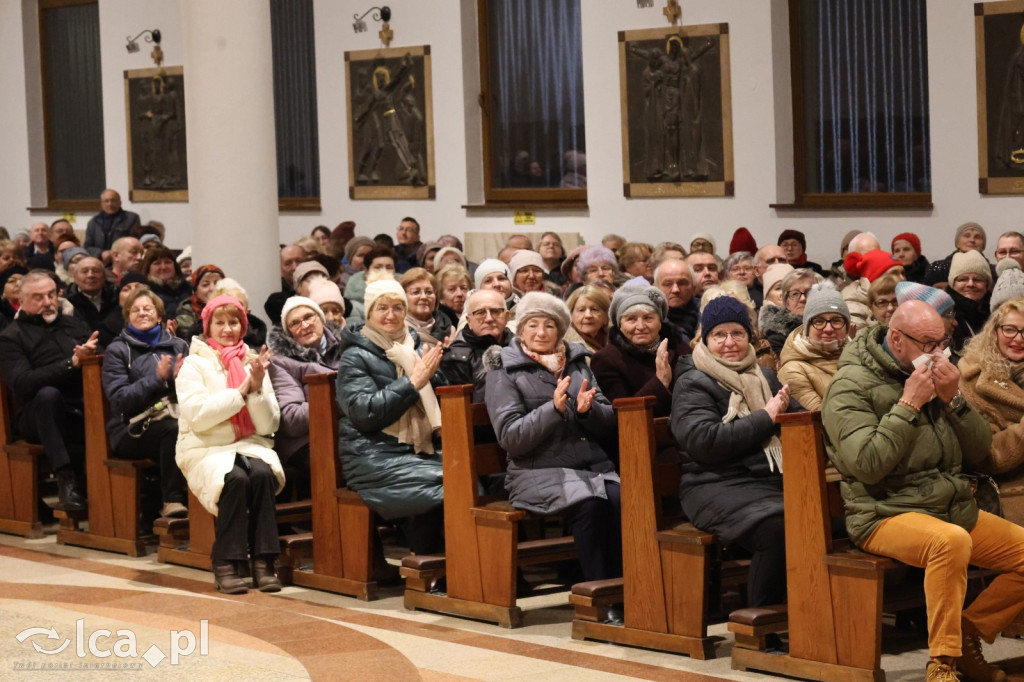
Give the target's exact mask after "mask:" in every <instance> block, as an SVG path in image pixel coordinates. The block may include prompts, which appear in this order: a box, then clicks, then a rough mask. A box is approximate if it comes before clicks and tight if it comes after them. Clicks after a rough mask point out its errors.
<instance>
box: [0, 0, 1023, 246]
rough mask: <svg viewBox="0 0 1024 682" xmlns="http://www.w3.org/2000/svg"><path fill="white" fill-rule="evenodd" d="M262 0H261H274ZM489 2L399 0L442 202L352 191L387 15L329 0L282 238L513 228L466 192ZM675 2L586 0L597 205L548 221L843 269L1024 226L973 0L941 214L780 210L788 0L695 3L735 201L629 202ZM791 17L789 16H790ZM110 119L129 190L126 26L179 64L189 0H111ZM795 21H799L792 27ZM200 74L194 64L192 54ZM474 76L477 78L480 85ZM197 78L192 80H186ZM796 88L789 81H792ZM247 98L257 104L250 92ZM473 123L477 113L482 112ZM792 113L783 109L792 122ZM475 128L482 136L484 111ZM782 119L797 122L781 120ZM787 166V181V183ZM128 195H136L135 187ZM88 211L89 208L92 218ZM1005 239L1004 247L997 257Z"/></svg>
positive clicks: (10, 55)
mask: <svg viewBox="0 0 1024 682" xmlns="http://www.w3.org/2000/svg"><path fill="white" fill-rule="evenodd" d="M23 1H24V2H25V3H29V2H30V0H0V91H2V92H3V95H4V96H3V97H2V98H0V149H3V150H4V154H3V156H4V163H3V167H2V171H0V173H2V174H3V175H2V179H3V182H0V224H2V225H5V226H7V227H8V229H12V228H13V229H19V228H23V227H27V226H28V225H29V224H30V223H31V222H33V221H34V220H36V219H45V220H50V219H52V218H54V217H55V216H54V215H49V214H40V215H39V217H38V218H36V216H34V215H30V214H29V212H28V211H27V210H26V209H27V207H28V206H30V205H31V198H30V197H31V192H30V183H29V162H28V159H29V147H28V143H27V142H26V140H27V138H28V129H29V126H30V121H36V120H38V112H36V111H32V112H31V114H30V113H29V112H28V111H27V109H26V107H25V102H24V93H25V87H26V83H25V62H24V49H23V39H22V31H21V27H22V21H21V15H22V11H23V10H22V4H23ZM260 1H262V0H253V2H260ZM467 2H468V3H469V5H468V6H469V7H471V6H472V5H474V4H475V0H438V1H436V2H421V1H418V0H391V2H390V3H389V5H390V7H391V8H392V10H393V13H394V16H393V18H392V29H393V30H394V33H395V41H394V45H396V46H401V45H418V44H429V45H430V46H431V52H432V55H433V83H434V99H433V105H434V139H435V162H436V168H437V197H436V199H434V200H430V201H351V200H350V199H349V198H348V177H347V174H348V170H347V161H346V158H347V157H346V154H347V151H346V145H347V143H346V130H345V123H344V117H345V94H344V92H345V81H344V55H343V53H344V51H345V50H361V49H370V48H373V47H376V46H377V45H378V44H379V41H378V38H377V31H378V30H379V24H374V23H372V22H371V23H370V24H369V30H368V31H367V32H366V33H362V34H358V35H357V34H355V33H353V31H352V15H353V14H354V13H357V12H360V13H361V12H362V11H364V10H365V9H366V7H367V6H368V4H369V3H365V2H362V1H361V0H360V1H358V2H357V1H356V0H315V10H316V43H317V44H316V50H317V80H318V84H319V93H318V97H319V111H320V145H321V149H320V163H321V176H322V177H321V186H322V205H323V210H322V211H321V212H320V213H305V212H304V213H290V214H283V215H282V216H281V239H282V241H289V240H292V239H294V238H296V237H298V236H300V235H302V234H305V233H307V232H308V231H309V230H310V229H311V228H312V227H313V226H314V225H316V224H319V223H324V224H327V225H331V226H333V225H335V224H337V223H338V222H340V221H342V220H346V219H351V220H355V221H356V223H357V224H358V228H357V231H358V232H359V233H361V234H370V235H372V234H375V233H377V232H380V231H389V232H390V231H393V229H394V227H395V226H396V225H397V222H398V219H399V218H400V217H401V216H403V215H406V214H410V215H414V216H416V217H417V218H418V219H419V220H420V222H421V223H422V225H423V230H424V231H423V234H424V236H425V237H427V238H430V237H433V236H437V235H440V234H442V233H444V232H455V233H461V232H469V231H484V232H497V231H511V230H513V229H515V228H514V226H513V223H512V211H511V210H490V211H476V212H472V213H469V212H467V211H466V210H464V209H462V208H461V207H462V205H463V204H466V203H472V202H471V200H470V198H469V194H468V191H467V186H468V185H469V184H470V183H471V182H476V181H477V178H476V176H475V173H471V172H467V154H470V155H471V154H472V150H468V149H467V142H466V140H467V133H466V125H467V124H466V121H467V118H468V115H467V112H469V113H470V114H472V111H473V110H472V107H473V102H474V101H475V99H476V93H475V92H468V93H464V85H463V83H464V81H463V79H464V75H465V74H464V68H469V69H474V68H476V66H475V64H471V63H470V64H464V55H468V57H470V58H472V56H473V55H474V54H475V51H474V50H472V49H466V50H464V49H463V45H462V34H463V28H462V21H463V20H462V16H463V9H464V8H463V7H462V4H463V3H467ZM662 4H663V3H661V2H658V3H655V6H654V7H653V8H650V9H642V10H641V9H637V8H636V5H635V3H633V2H631V1H627V0H584V2H583V49H584V87H585V94H586V100H585V105H586V123H587V141H588V144H587V155H588V159H587V165H588V173H589V182H590V188H589V189H590V191H589V196H590V199H589V206H590V207H589V210H588V211H573V212H557V211H550V210H547V211H540V212H538V219H537V220H538V224H537V228H536V229H538V230H544V229H553V230H556V231H559V232H572V231H579V232H581V233H582V234H583V236H584V238H585V239H586V240H587V241H588V242H590V243H594V242H596V241H597V240H599V239H600V237H601V235H603V234H605V233H606V232H611V231H615V232H620V233H622V234H625V235H627V236H629V237H630V238H634V239H639V240H645V241H652V242H656V241H661V240H663V239H668V238H671V239H675V240H679V241H683V242H684V243H685V242H687V241H689V237H690V235H691V234H692V233H694V232H696V231H698V230H705V231H712V232H714V233H715V234H716V235H718V236H719V250H720V251H724V250H726V248H727V243H728V240H729V237H730V235H731V234H732V232H733V230H734V229H735V228H736V227H738V226H740V225H744V226H746V227H748V228H749V229H750V230H751V231H752V232H753V234H754V236H755V238H756V239H757V240H758V242H759V243H761V244H764V243H768V241H773V240H774V237H775V236H776V235H777V234H778V233H779V231H781V230H782V229H785V228H789V227H792V228H795V229H799V230H802V231H804V232H805V233H806V234H807V238H808V251H809V256H810V257H811V258H812V260H816V261H819V262H822V263H828V262H831V261H832V260H834V259H835V258H836V257H837V255H838V253H837V252H838V243H839V240H840V239H841V237H842V235H843V234H845V233H846V232H847V231H848V230H850V229H870V230H872V231H874V232H875V233H876V234H878V235H879V237H880V238H881V239H882V241H883V243H887V242H888V240H889V239H890V238H891V237H892V236H893V235H895V234H897V233H898V232H902V231H906V230H910V231H914V232H917V233H918V234H919V235H920V237H921V240H922V243H923V246H924V250H925V252H926V254H927V255H929V256H930V257H942V256H945V255H946V254H947V253H949V252H950V251H951V250H952V238H953V231H954V230H955V228H956V226H957V225H958V224H960V223H961V222H964V221H966V220H977V221H978V222H980V223H981V224H982V225H984V226H985V227H986V229H987V230H988V233H989V236H990V238H994V237H995V236H996V235H998V234H999V233H1000V232H1002V231H1004V230H1008V229H1019V227H1020V225H1019V223H1020V221H1019V220H1018V219H1017V214H1018V213H1019V212H1021V211H1022V209H1024V199H1021V198H1017V197H982V196H980V195H979V194H978V191H977V186H978V178H977V175H978V171H977V167H978V163H977V114H976V101H975V100H976V96H975V75H974V74H975V72H974V17H973V4H972V3H965V2H958V1H957V0H931V1H930V2H929V3H928V26H929V40H928V46H929V69H930V93H931V94H930V98H931V130H932V178H933V180H932V184H933V200H934V204H935V208H934V210H932V211H889V212H882V211H856V212H853V211H847V212H838V213H837V212H830V211H814V212H806V211H785V212H781V211H779V212H777V211H775V210H774V209H771V208H769V204H770V203H773V202H776V201H787V200H788V199H789V198H790V197H787V196H785V194H786V193H787V192H788V191H789V190H788V189H787V187H788V185H787V182H786V178H785V177H784V176H785V174H786V172H787V170H788V169H789V167H790V165H791V164H790V161H789V159H790V158H791V155H792V152H791V150H790V149H789V147H788V144H782V145H780V147H779V148H776V139H777V135H778V136H779V137H780V138H781V139H782V140H784V141H785V140H786V139H787V138H788V134H787V133H786V132H785V131H783V132H781V133H780V132H779V131H777V130H776V111H777V110H779V111H782V112H783V116H782V117H783V118H784V111H785V109H786V107H785V106H779V104H778V103H779V102H780V101H781V102H786V101H787V97H788V96H787V94H786V92H785V88H786V87H788V85H787V83H788V65H777V66H775V67H774V68H773V64H772V55H773V50H774V52H775V53H776V54H778V53H780V52H781V53H782V54H785V52H784V50H779V45H778V44H776V43H773V40H772V30H771V27H772V23H773V14H772V10H773V6H775V7H776V9H778V7H779V5H780V4H781V5H784V0H771V2H765V1H763V0H715V1H713V2H712V1H710V0H699V1H698V0H683V2H682V3H681V4H682V7H683V17H684V22H685V23H687V24H699V23H717V22H727V23H728V24H729V31H730V43H731V45H730V47H731V53H732V60H731V66H732V101H733V112H732V113H733V122H734V126H733V138H734V146H735V150H736V151H735V157H734V165H735V177H736V195H735V196H734V197H729V198H690V199H626V198H624V197H623V196H622V170H621V169H622V163H621V153H622V146H621V142H622V141H621V127H620V120H619V116H620V109H619V84H618V75H617V74H618V62H617V60H618V56H617V55H618V51H617V50H618V48H617V32H618V31H620V30H630V29H638V28H649V27H657V26H663V25H665V20H664V17H663V16H662V14H661V7H662ZM774 18H775V19H776V24H778V21H777V20H778V17H777V16H776V17H774ZM100 21H101V33H102V41H103V48H102V68H103V91H104V105H105V106H104V121H105V124H106V137H105V143H106V164H107V184H108V185H110V186H112V187H114V188H117V189H122V190H124V189H125V188H126V185H127V160H126V146H125V135H124V130H125V124H124V95H123V81H122V72H123V70H124V69H134V68H143V67H146V66H149V65H150V64H151V62H150V60H149V58H148V52H149V47H150V46H149V45H147V44H145V43H143V44H142V50H141V51H140V52H139V53H138V54H134V55H129V54H128V53H127V52H126V51H125V49H124V44H125V36H128V35H135V34H136V33H138V32H139V31H140V30H142V29H143V28H160V29H161V31H162V32H163V36H164V39H163V48H164V52H165V55H166V61H165V63H166V64H168V65H173V64H180V63H181V61H182V52H181V44H182V36H181V16H180V4H179V2H178V1H177V0H100ZM783 24H784V22H783ZM185 71H186V84H187V73H188V65H187V64H185ZM469 80H472V79H469ZM186 88H187V85H186ZM780 88H781V89H780ZM239 106H244V103H243V102H240V103H239ZM470 120H471V121H472V119H470ZM780 121H781V119H780ZM470 125H472V126H473V127H472V129H471V130H470V135H469V138H470V139H471V140H472V139H473V138H474V137H475V136H476V123H475V121H472V122H471V124H470ZM780 125H788V124H786V123H784V122H780ZM779 173H781V174H782V176H783V177H782V178H781V179H780V178H777V177H776V176H777V174H779ZM122 193H123V194H127V192H126V191H122ZM128 207H129V208H131V210H134V211H136V212H138V213H139V214H140V215H141V216H142V218H143V220H146V219H149V218H156V219H160V220H163V221H164V222H165V223H166V224H167V226H168V228H169V231H168V241H169V242H170V243H171V245H173V246H177V247H181V246H184V245H185V244H186V243H187V242H188V241H189V238H190V237H189V235H190V229H191V226H190V225H189V224H188V211H187V208H186V206H185V205H183V204H158V203H146V204H134V205H129V206H128ZM87 218H88V216H80V217H79V219H78V223H77V226H78V227H80V228H82V227H84V223H85V221H86V220H87ZM993 246H994V244H991V243H990V245H989V252H991V250H992V248H993Z"/></svg>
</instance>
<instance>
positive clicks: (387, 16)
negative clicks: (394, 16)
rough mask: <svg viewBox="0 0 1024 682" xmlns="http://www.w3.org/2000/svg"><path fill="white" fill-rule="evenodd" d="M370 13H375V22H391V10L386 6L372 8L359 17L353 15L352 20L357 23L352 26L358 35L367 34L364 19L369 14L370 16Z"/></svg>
mask: <svg viewBox="0 0 1024 682" xmlns="http://www.w3.org/2000/svg"><path fill="white" fill-rule="evenodd" d="M375 10H376V11H375ZM370 12H373V20H374V21H384V22H385V23H387V22H389V21H391V8H390V7H388V6H387V5H385V6H384V7H371V8H370V9H368V10H366V11H365V12H363V13H362V15H358V14H353V15H352V18H353V19H355V23H354V24H352V29H353V30H354V31H355V32H356V33H365V32H366V22H365V21H363V18H364V17H365V16H366V15H367V14H369V13H370Z"/></svg>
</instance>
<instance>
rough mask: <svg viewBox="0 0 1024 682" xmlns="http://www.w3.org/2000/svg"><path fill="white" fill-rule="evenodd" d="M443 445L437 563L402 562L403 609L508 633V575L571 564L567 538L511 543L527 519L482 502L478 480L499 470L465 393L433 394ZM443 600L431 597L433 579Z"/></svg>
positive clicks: (511, 590) (511, 619) (495, 451)
mask: <svg viewBox="0 0 1024 682" xmlns="http://www.w3.org/2000/svg"><path fill="white" fill-rule="evenodd" d="M437 395H438V398H439V402H440V405H441V440H442V442H443V443H444V450H443V451H444V458H443V466H444V528H445V556H444V557H432V558H429V559H425V558H424V557H420V556H415V555H414V556H410V557H406V558H405V559H403V560H402V576H403V577H405V579H406V583H405V607H406V608H408V609H423V610H426V611H436V612H439V613H446V614H448V615H452V616H459V617H462V618H473V619H476V620H484V621H489V622H492V623H497V624H498V625H501V626H502V627H507V628H514V627H519V626H521V625H522V622H523V613H522V610H521V609H520V608H519V607H518V606H517V605H516V569H517V568H518V567H520V566H526V565H536V564H548V563H554V562H558V561H567V560H571V559H575V558H576V551H575V548H574V547H573V543H572V538H571V537H558V538H542V539H537V540H528V541H524V542H519V541H518V533H519V524H520V523H521V522H523V521H525V520H527V519H528V518H531V517H532V516H533V515H531V514H528V513H527V512H525V511H523V510H521V509H515V508H514V507H512V505H510V504H509V503H508V502H507V501H497V502H485V500H484V499H483V497H482V496H481V495H480V493H479V485H480V483H479V481H480V476H486V475H489V474H498V473H503V472H504V471H505V453H504V451H502V450H501V448H500V447H498V445H497V444H495V443H477V442H476V436H475V434H474V427H476V428H483V427H487V428H489V427H490V419H489V417H488V415H487V409H486V407H485V406H484V405H482V404H479V403H476V404H474V403H473V402H472V396H473V386H471V385H464V386H443V387H440V388H438V389H437ZM442 576H443V577H444V578H445V581H446V584H447V587H446V592H445V593H443V594H442V593H439V592H434V591H431V590H433V589H434V588H435V586H436V584H437V581H438V580H439V579H440V578H441V577H442Z"/></svg>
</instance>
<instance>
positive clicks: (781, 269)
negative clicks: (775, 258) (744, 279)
mask: <svg viewBox="0 0 1024 682" xmlns="http://www.w3.org/2000/svg"><path fill="white" fill-rule="evenodd" d="M795 269H796V268H794V267H793V266H792V265H790V264H789V263H772V264H771V265H769V266H768V268H767V269H766V270H765V271H764V274H763V275H762V276H761V282H762V283H763V284H764V294H765V296H767V295H768V292H769V291H771V290H772V287H774V286H775V285H776V284H778V283H779V282H781V281H782V280H784V279H785V278H786V275H788V274H789V273H791V272H793V270H795Z"/></svg>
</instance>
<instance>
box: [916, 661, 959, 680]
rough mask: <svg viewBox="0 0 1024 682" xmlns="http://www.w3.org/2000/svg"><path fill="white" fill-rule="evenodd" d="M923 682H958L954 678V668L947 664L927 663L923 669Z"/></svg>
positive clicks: (955, 677)
mask: <svg viewBox="0 0 1024 682" xmlns="http://www.w3.org/2000/svg"><path fill="white" fill-rule="evenodd" d="M924 679H925V682H960V680H958V679H957V676H956V668H955V667H954V666H952V665H949V664H948V663H939V662H938V661H928V667H927V668H925V674H924Z"/></svg>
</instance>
